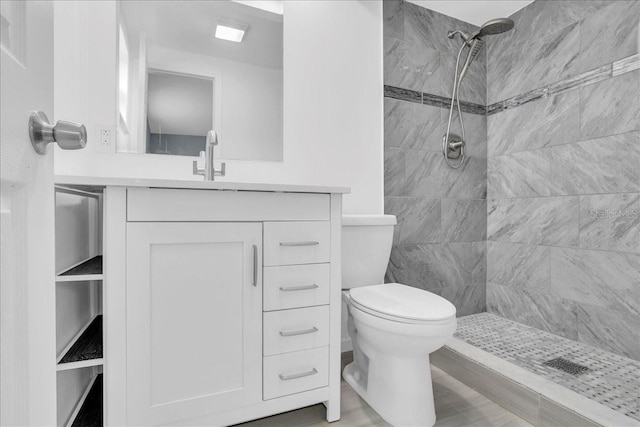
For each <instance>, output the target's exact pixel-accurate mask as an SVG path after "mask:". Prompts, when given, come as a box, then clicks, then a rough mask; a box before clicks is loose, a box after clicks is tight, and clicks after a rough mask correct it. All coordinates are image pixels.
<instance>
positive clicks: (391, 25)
mask: <svg viewBox="0 0 640 427" xmlns="http://www.w3.org/2000/svg"><path fill="white" fill-rule="evenodd" d="M382 30H383V34H384V36H385V37H393V38H395V39H398V40H404V0H384V1H383V2H382Z"/></svg>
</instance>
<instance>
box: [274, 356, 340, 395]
mask: <svg viewBox="0 0 640 427" xmlns="http://www.w3.org/2000/svg"><path fill="white" fill-rule="evenodd" d="M263 384H264V385H263V387H264V391H263V397H264V400H268V399H274V398H276V397H281V396H287V395H289V394H294V393H300V392H302V391H307V390H313V389H314V388H320V387H326V386H328V385H329V347H322V348H315V349H313V350H303V351H296V352H294V353H286V354H278V355H276V356H268V357H265V358H264V383H263Z"/></svg>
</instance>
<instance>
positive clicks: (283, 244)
mask: <svg viewBox="0 0 640 427" xmlns="http://www.w3.org/2000/svg"><path fill="white" fill-rule="evenodd" d="M319 244H320V242H315V241H309V242H280V246H317V245H319Z"/></svg>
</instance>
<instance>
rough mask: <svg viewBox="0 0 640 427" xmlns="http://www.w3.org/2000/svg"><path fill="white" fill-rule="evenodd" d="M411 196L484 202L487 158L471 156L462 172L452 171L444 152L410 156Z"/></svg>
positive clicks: (409, 177) (408, 178) (408, 181)
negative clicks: (480, 200) (446, 162)
mask: <svg viewBox="0 0 640 427" xmlns="http://www.w3.org/2000/svg"><path fill="white" fill-rule="evenodd" d="M405 163H406V173H407V190H406V191H407V195H409V196H416V197H427V198H432V199H438V198H445V197H449V198H458V199H484V198H485V197H486V190H487V189H486V185H487V178H486V176H487V159H479V158H476V157H467V158H466V160H465V162H464V164H463V166H461V167H460V168H459V169H451V168H449V167H448V166H447V165H446V164H445V163H444V159H443V156H442V153H441V152H426V151H425V152H423V151H413V152H411V153H408V154H407V157H406V160H405Z"/></svg>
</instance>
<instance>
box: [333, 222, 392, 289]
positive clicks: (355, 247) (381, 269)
mask: <svg viewBox="0 0 640 427" xmlns="http://www.w3.org/2000/svg"><path fill="white" fill-rule="evenodd" d="M395 225H396V217H395V216H393V215H344V216H343V217H342V289H350V288H356V287H358V286H367V285H378V284H381V283H384V273H385V271H386V270H387V264H388V263H389V256H390V255H391V244H392V243H393V229H394V226H395Z"/></svg>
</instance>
